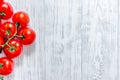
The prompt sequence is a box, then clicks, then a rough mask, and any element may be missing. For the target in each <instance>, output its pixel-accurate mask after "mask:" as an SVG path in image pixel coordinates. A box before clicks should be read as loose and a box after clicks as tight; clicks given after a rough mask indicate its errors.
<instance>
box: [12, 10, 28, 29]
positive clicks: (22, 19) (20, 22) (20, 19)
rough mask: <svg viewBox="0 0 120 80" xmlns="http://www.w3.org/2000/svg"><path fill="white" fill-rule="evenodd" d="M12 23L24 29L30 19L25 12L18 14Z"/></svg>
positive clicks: (14, 16)
mask: <svg viewBox="0 0 120 80" xmlns="http://www.w3.org/2000/svg"><path fill="white" fill-rule="evenodd" d="M12 21H13V22H14V23H15V24H16V25H17V26H18V27H19V28H24V27H26V26H27V25H28V23H29V21H30V19H29V16H28V14H27V13H25V12H23V11H19V12H16V13H15V14H14V15H13V17H12Z"/></svg>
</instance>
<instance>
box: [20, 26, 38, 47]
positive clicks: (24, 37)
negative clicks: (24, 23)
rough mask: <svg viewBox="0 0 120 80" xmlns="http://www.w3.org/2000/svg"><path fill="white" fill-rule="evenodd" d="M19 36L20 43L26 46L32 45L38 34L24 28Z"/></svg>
mask: <svg viewBox="0 0 120 80" xmlns="http://www.w3.org/2000/svg"><path fill="white" fill-rule="evenodd" d="M18 36H19V37H20V42H21V43H23V44H24V45H29V44H32V43H33V42H34V40H35V38H36V33H35V32H34V30H32V29H31V28H28V27H26V28H24V29H22V30H21V31H20V32H19V33H18Z"/></svg>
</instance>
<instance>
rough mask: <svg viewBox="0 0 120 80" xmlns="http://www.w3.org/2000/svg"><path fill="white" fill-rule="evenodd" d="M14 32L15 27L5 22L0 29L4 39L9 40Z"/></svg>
mask: <svg viewBox="0 0 120 80" xmlns="http://www.w3.org/2000/svg"><path fill="white" fill-rule="evenodd" d="M15 32H16V26H15V24H13V23H11V22H5V23H4V24H2V25H1V27H0V33H1V35H2V36H3V37H4V38H9V37H11V36H13V35H14V33H15Z"/></svg>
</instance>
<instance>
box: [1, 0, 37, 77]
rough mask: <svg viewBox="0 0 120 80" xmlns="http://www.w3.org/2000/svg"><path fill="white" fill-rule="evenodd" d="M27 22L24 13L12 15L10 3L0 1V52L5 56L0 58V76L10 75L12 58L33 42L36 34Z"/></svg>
mask: <svg viewBox="0 0 120 80" xmlns="http://www.w3.org/2000/svg"><path fill="white" fill-rule="evenodd" d="M4 20H5V22H4ZM29 22H30V18H29V16H28V14H27V13H26V12H24V11H18V12H16V13H14V12H13V7H12V6H11V4H10V3H8V2H5V1H4V0H0V52H1V51H3V52H4V53H5V55H6V56H5V57H2V58H0V75H8V74H10V73H11V72H12V71H13V66H14V62H13V58H15V57H17V56H19V55H20V54H21V52H22V50H23V45H30V44H32V43H33V42H34V40H35V38H36V33H35V31H34V30H33V29H31V28H29V27H28V24H29Z"/></svg>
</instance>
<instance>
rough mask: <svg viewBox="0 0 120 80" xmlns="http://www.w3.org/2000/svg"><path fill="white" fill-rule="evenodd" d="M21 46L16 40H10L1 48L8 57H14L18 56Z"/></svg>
mask: <svg viewBox="0 0 120 80" xmlns="http://www.w3.org/2000/svg"><path fill="white" fill-rule="evenodd" d="M22 49H23V46H22V44H21V43H20V42H19V41H17V40H14V39H13V40H10V41H9V43H8V45H6V46H5V47H4V49H3V51H4V53H5V54H6V56H7V57H9V58H15V57H17V56H19V55H20V54H21V52H22Z"/></svg>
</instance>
